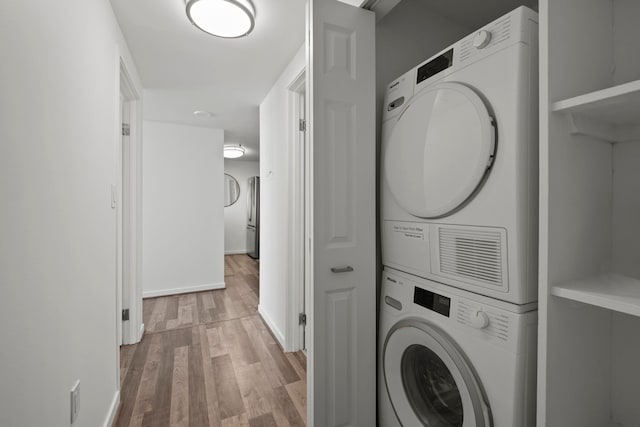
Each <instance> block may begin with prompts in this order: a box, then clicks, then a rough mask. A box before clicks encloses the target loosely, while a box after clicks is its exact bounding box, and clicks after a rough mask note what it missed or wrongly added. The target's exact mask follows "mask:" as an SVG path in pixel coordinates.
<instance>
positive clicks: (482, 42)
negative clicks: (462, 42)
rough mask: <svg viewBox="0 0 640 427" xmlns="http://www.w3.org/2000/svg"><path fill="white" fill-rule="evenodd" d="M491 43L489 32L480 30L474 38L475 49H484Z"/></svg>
mask: <svg viewBox="0 0 640 427" xmlns="http://www.w3.org/2000/svg"><path fill="white" fill-rule="evenodd" d="M490 41H491V33H490V32H489V31H487V30H480V31H478V32H477V33H476V36H475V37H474V38H473V47H475V48H476V49H482V48H484V47H486V46H487V45H488V44H489V42H490Z"/></svg>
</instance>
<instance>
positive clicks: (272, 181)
mask: <svg viewBox="0 0 640 427" xmlns="http://www.w3.org/2000/svg"><path fill="white" fill-rule="evenodd" d="M304 68H305V49H304V46H302V47H301V48H300V50H299V51H298V53H297V54H296V55H295V56H294V58H293V59H292V61H291V63H289V65H288V66H287V67H286V68H285V70H284V71H283V72H282V74H281V75H280V77H279V78H278V80H277V81H276V83H275V84H274V86H273V87H272V88H271V90H270V91H269V93H268V94H267V96H266V97H265V99H264V100H263V101H262V103H261V104H260V224H261V227H260V305H259V307H258V310H259V311H260V314H261V315H262V317H263V318H264V319H265V321H266V322H267V323H268V324H269V327H270V328H271V330H272V331H273V333H274V334H275V335H276V337H277V338H278V339H279V340H280V342H281V344H282V343H283V342H284V332H285V315H286V307H285V302H286V293H287V268H288V261H289V259H288V255H287V239H288V237H289V231H290V228H289V219H290V212H289V211H290V209H291V206H290V204H289V197H290V195H289V184H288V182H289V176H290V158H289V156H290V154H289V151H290V147H289V142H290V135H289V131H290V129H291V126H290V117H289V114H290V110H289V94H290V91H289V89H288V88H289V85H291V83H293V81H294V80H295V78H296V77H297V76H298V75H299V74H300V73H301V72H302V71H303V70H304Z"/></svg>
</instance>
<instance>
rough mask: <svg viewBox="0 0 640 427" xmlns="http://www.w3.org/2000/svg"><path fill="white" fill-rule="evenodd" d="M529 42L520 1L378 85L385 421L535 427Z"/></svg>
mask: <svg viewBox="0 0 640 427" xmlns="http://www.w3.org/2000/svg"><path fill="white" fill-rule="evenodd" d="M537 37H538V32H537V14H536V13H535V12H533V11H532V10H530V9H527V8H525V7H520V8H518V9H516V10H514V11H513V12H511V13H509V14H508V15H505V16H503V17H501V18H499V19H497V20H495V21H493V22H491V23H490V24H488V25H486V26H485V27H483V28H482V29H480V30H479V31H477V32H475V33H473V34H471V35H469V36H468V37H465V38H463V39H462V40H460V41H459V42H457V43H455V44H454V45H452V46H450V47H448V48H446V49H444V50H443V51H442V52H440V53H439V54H437V55H435V56H433V57H432V58H429V59H428V60H426V61H424V62H423V63H421V64H420V65H418V66H417V67H415V68H413V69H412V70H410V71H408V72H407V73H405V74H403V75H402V76H400V77H399V78H398V79H396V80H394V81H393V82H392V83H391V84H390V85H389V86H388V87H387V93H386V96H385V103H384V112H383V127H382V159H383V160H382V180H381V192H382V194H381V207H382V214H381V219H382V221H381V227H382V261H383V265H384V272H383V276H382V285H381V297H380V305H381V308H380V322H379V327H380V334H379V387H378V402H379V405H378V408H379V409H378V411H379V420H380V425H381V426H383V427H388V426H398V425H402V426H405V427H413V426H420V425H424V426H438V427H472V426H475V427H490V426H495V427H527V426H533V425H534V424H535V396H536V337H537V311H536V310H537V303H536V301H537V265H538V264H537V236H538V233H537V220H538V216H537V206H538V204H537V198H538V191H537V190H538V189H537V182H538V133H537V128H538V121H537V108H538V104H537V93H538V90H537V80H538V79H537V76H538V73H537Z"/></svg>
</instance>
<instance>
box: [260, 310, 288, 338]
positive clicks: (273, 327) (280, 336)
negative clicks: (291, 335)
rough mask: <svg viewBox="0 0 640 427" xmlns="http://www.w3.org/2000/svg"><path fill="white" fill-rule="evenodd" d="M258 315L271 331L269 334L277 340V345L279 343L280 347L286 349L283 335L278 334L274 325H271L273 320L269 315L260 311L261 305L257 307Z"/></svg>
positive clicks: (278, 331)
mask: <svg viewBox="0 0 640 427" xmlns="http://www.w3.org/2000/svg"><path fill="white" fill-rule="evenodd" d="M258 314H260V317H262V320H264V323H266V324H267V327H268V328H269V329H270V330H271V333H272V334H273V336H274V337H275V338H276V339H277V340H278V343H280V347H282V348H286V347H285V345H284V335H283V334H282V332H280V330H279V329H278V328H276V326H275V324H274V323H273V320H271V317H269V315H268V314H267V313H265V312H264V310H262V306H261V305H258Z"/></svg>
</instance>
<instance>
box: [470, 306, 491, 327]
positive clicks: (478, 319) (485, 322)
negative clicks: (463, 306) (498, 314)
mask: <svg viewBox="0 0 640 427" xmlns="http://www.w3.org/2000/svg"><path fill="white" fill-rule="evenodd" d="M469 320H470V321H471V326H473V327H474V328H476V329H484V328H486V327H487V326H489V316H487V313H485V312H484V311H482V310H477V311H475V312H473V313H471V316H469Z"/></svg>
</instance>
